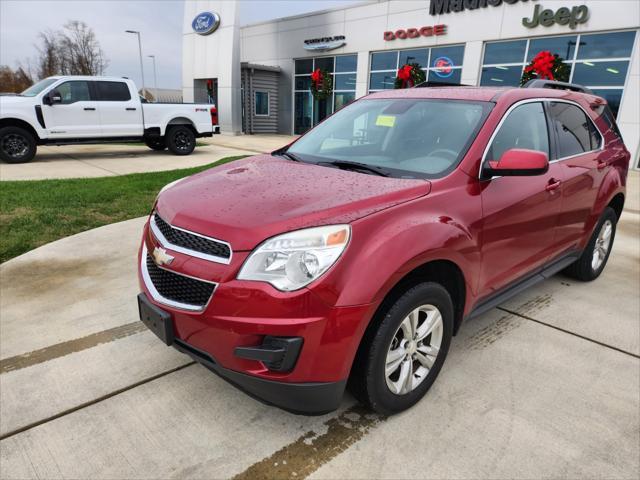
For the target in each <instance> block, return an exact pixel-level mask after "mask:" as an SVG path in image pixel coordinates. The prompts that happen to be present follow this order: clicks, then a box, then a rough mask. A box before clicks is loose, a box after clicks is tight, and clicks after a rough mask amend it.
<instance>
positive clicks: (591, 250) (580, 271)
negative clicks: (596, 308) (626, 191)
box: [564, 207, 618, 282]
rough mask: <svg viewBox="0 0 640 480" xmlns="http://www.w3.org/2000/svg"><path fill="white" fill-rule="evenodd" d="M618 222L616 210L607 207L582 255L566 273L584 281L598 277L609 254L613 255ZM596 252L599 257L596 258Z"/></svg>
mask: <svg viewBox="0 0 640 480" xmlns="http://www.w3.org/2000/svg"><path fill="white" fill-rule="evenodd" d="M617 223H618V216H617V215H616V212H615V211H614V210H613V209H612V208H611V207H607V208H606V209H605V210H604V212H603V213H602V216H601V217H600V221H599V222H598V225H597V226H596V228H595V230H594V231H593V235H591V238H590V239H589V243H588V244H587V247H586V248H585V249H584V251H583V252H582V255H580V258H578V260H576V261H575V263H572V264H571V265H569V266H568V267H567V268H566V269H565V271H564V273H565V274H566V275H568V276H570V277H572V278H575V279H576V280H580V281H582V282H590V281H592V280H595V279H596V278H598V277H599V276H600V274H601V273H602V271H603V270H604V267H605V266H606V265H607V261H608V260H609V255H611V248H612V247H613V241H614V239H615V237H616V226H617ZM607 232H608V233H607ZM596 252H597V254H598V259H596ZM596 260H597V261H596Z"/></svg>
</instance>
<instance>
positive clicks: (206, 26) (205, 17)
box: [191, 12, 220, 35]
mask: <svg viewBox="0 0 640 480" xmlns="http://www.w3.org/2000/svg"><path fill="white" fill-rule="evenodd" d="M219 25H220V15H218V14H217V13H213V12H202V13H199V14H198V15H196V18H194V19H193V22H191V28H193V31H194V32H196V33H197V34H198V35H209V34H211V33H213V32H215V31H216V29H217V28H218V26H219Z"/></svg>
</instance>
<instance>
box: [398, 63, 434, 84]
mask: <svg viewBox="0 0 640 480" xmlns="http://www.w3.org/2000/svg"><path fill="white" fill-rule="evenodd" d="M426 79H427V76H426V75H425V73H424V70H422V69H421V68H420V65H419V64H417V63H407V64H405V65H403V66H402V67H400V68H399V69H398V75H396V82H395V85H394V88H411V87H414V86H416V85H418V84H420V83H422V82H424V81H425V80H426Z"/></svg>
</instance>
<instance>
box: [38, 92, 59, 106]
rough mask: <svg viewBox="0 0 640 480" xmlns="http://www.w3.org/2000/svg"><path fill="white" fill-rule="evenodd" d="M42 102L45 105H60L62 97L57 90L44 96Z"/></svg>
mask: <svg viewBox="0 0 640 480" xmlns="http://www.w3.org/2000/svg"><path fill="white" fill-rule="evenodd" d="M42 101H43V102H44V103H45V104H47V105H53V104H54V103H62V95H61V94H60V92H59V91H57V90H52V91H50V92H49V93H48V94H47V95H45V96H44V98H43V99H42Z"/></svg>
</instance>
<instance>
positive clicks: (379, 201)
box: [156, 155, 431, 251]
mask: <svg viewBox="0 0 640 480" xmlns="http://www.w3.org/2000/svg"><path fill="white" fill-rule="evenodd" d="M430 189H431V184H430V183H429V182H428V181H427V180H415V179H398V178H386V177H380V176H375V175H369V174H363V173H358V172H352V171H345V170H339V169H337V168H331V167H321V166H318V165H311V164H308V163H300V162H294V161H291V160H285V159H282V158H279V157H274V156H271V155H259V156H255V157H251V158H247V159H244V160H238V161H235V162H232V163H229V164H227V165H222V166H220V167H215V168H212V169H211V170H207V171H205V172H202V173H199V174H196V175H193V176H191V177H188V178H186V179H184V180H183V181H181V182H179V183H178V184H177V185H175V186H173V187H170V188H169V189H167V190H165V191H164V192H162V194H161V195H159V197H158V203H157V207H156V208H157V209H158V212H159V213H160V215H161V216H162V217H163V218H164V220H165V221H167V222H169V223H171V224H172V225H174V226H177V227H181V228H184V229H187V230H191V231H193V232H196V233H200V234H202V235H206V236H210V237H214V238H219V239H221V240H225V241H227V242H229V243H230V244H231V245H232V247H233V249H234V250H236V251H241V250H252V249H253V248H254V247H255V246H256V245H258V244H259V243H260V242H262V241H264V240H265V239H267V238H269V237H272V236H274V235H278V234H280V233H284V232H288V231H292V230H298V229H301V228H305V227H312V226H319V225H329V224H339V223H350V222H353V221H354V220H357V219H358V218H361V217H364V216H366V215H370V214H372V213H374V212H377V211H379V210H382V209H385V208H389V207H392V206H394V205H397V204H399V203H402V202H406V201H408V200H412V199H414V198H418V197H421V196H423V195H427V194H428V193H429V191H430Z"/></svg>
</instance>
